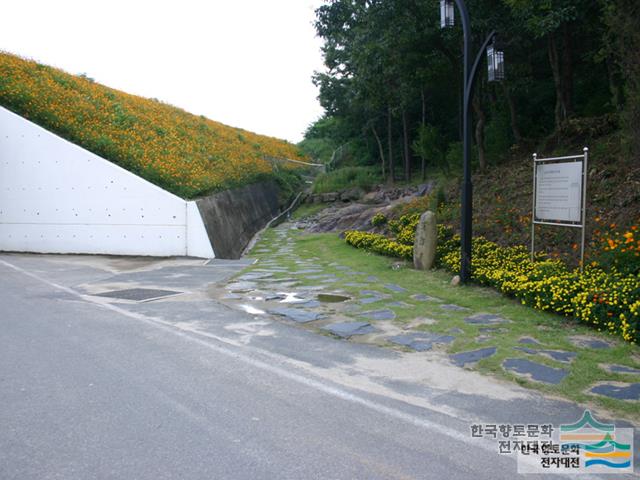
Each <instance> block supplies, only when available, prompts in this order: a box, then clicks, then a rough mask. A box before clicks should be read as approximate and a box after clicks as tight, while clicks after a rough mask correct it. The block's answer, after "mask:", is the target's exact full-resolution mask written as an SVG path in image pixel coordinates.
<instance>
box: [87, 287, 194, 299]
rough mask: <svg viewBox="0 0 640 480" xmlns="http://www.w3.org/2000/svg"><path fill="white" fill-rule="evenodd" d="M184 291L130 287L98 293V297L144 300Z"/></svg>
mask: <svg viewBox="0 0 640 480" xmlns="http://www.w3.org/2000/svg"><path fill="white" fill-rule="evenodd" d="M180 293H182V292H176V291H174V290H155V289H152V288H130V289H127V290H113V291H111V292H104V293H98V294H96V295H95V296H96V297H109V298H120V299H122V300H134V301H138V302H141V301H144V300H152V299H156V298H162V297H168V296H170V295H179V294H180Z"/></svg>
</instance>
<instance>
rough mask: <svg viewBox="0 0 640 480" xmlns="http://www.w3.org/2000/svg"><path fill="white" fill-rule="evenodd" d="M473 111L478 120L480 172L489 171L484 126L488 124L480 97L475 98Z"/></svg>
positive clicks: (477, 136) (477, 137)
mask: <svg viewBox="0 0 640 480" xmlns="http://www.w3.org/2000/svg"><path fill="white" fill-rule="evenodd" d="M472 105H473V110H474V111H475V114H476V117H477V120H476V145H477V146H478V161H479V163H480V171H481V172H484V171H485V170H486V169H487V158H486V155H485V151H484V126H485V124H486V123H487V116H486V115H485V113H484V110H483V109H482V103H481V101H480V95H476V96H475V97H473V102H472Z"/></svg>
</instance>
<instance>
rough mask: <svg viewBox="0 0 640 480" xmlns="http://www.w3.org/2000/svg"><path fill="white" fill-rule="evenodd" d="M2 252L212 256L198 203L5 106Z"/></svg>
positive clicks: (0, 139) (0, 112) (1, 124)
mask: <svg viewBox="0 0 640 480" xmlns="http://www.w3.org/2000/svg"><path fill="white" fill-rule="evenodd" d="M0 250H2V251H12V252H40V253H91V254H109V255H151V256H181V255H187V256H194V257H203V258H213V257H214V253H213V250H212V248H211V243H210V241H209V238H208V236H207V233H206V230H205V227H204V223H203V221H202V217H201V215H200V212H199V211H198V208H197V206H196V204H195V202H188V201H185V200H183V199H182V198H180V197H177V196H175V195H173V194H171V193H169V192H167V191H166V190H163V189H161V188H159V187H157V186H156V185H153V184H151V183H149V182H147V181H146V180H143V179H142V178H140V177H138V176H136V175H134V174H132V173H131V172H129V171H127V170H124V169H123V168H120V167H118V166H117V165H115V164H113V163H111V162H109V161H107V160H105V159H103V158H101V157H99V156H97V155H95V154H93V153H91V152H89V151H87V150H85V149H83V148H80V147H78V146H77V145H75V144H73V143H70V142H68V141H66V140H64V139H62V138H60V137H58V136H57V135H54V134H52V133H51V132H49V131H47V130H45V129H43V128H41V127H39V126H37V125H35V124H34V123H32V122H30V121H28V120H26V119H25V118H23V117H21V116H19V115H16V114H14V113H12V112H10V111H9V110H7V109H5V108H2V107H0Z"/></svg>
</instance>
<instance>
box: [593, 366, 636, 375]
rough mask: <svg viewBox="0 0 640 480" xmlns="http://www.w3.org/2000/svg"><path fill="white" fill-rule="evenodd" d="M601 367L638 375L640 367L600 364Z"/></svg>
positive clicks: (612, 371) (614, 371)
mask: <svg viewBox="0 0 640 480" xmlns="http://www.w3.org/2000/svg"><path fill="white" fill-rule="evenodd" d="M601 367H602V368H604V369H605V370H607V371H609V372H611V373H622V374H625V375H640V369H637V368H632V367H627V366H626V365H601Z"/></svg>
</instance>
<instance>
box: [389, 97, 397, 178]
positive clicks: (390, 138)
mask: <svg viewBox="0 0 640 480" xmlns="http://www.w3.org/2000/svg"><path fill="white" fill-rule="evenodd" d="M391 122H392V118H391V105H389V107H388V109H387V148H388V155H387V158H388V159H389V181H390V182H391V185H393V184H394V183H395V181H396V174H395V171H394V165H393V129H392V128H391V127H392V125H391Z"/></svg>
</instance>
